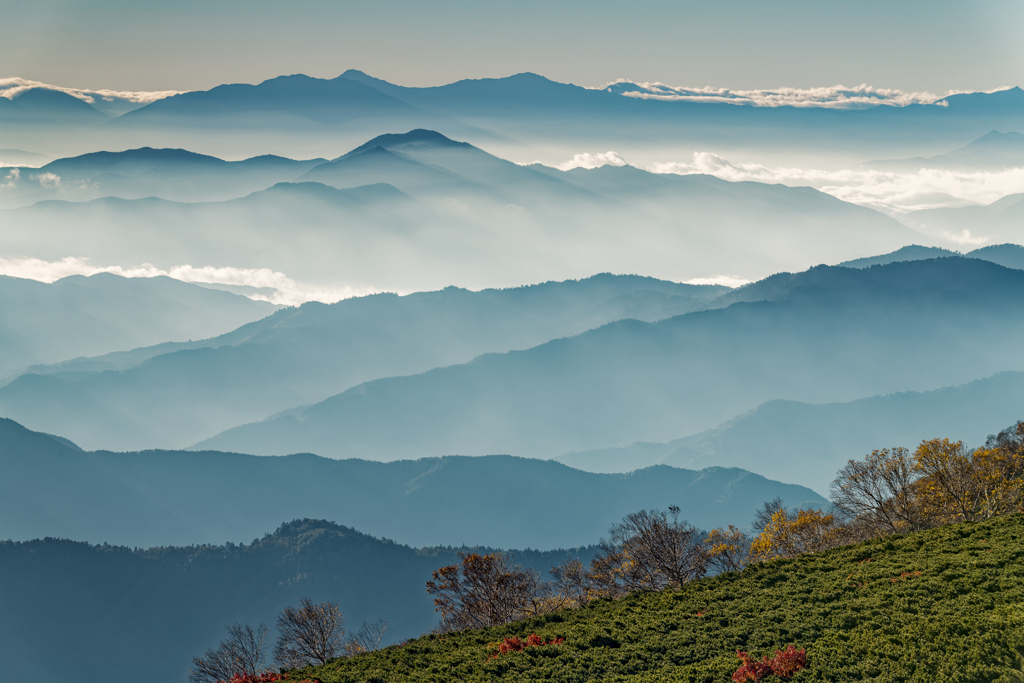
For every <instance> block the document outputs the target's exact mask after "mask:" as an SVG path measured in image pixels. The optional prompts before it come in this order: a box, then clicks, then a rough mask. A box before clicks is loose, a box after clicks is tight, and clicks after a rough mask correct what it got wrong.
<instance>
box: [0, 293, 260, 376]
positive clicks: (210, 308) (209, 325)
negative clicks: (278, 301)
mask: <svg viewBox="0 0 1024 683" xmlns="http://www.w3.org/2000/svg"><path fill="white" fill-rule="evenodd" d="M278 308H279V306H275V305H273V304H269V303H266V302H263V301H253V300H251V299H248V298H246V297H243V296H238V295H236V294H231V293H228V292H219V291H215V290H211V289H207V288H205V287H201V286H199V285H195V284H189V283H185V282H181V281H179V280H174V279H171V278H169V277H153V278H125V277H120V276H117V275H113V274H108V273H99V274H96V275H93V276H91V277H84V276H81V275H73V276H70V277H66V278H62V279H60V280H57V281H56V282H54V283H52V284H47V283H43V282H37V281H35V280H27V279H22V278H14V277H7V276H0V381H2V380H3V379H5V378H9V377H10V375H12V374H15V373H17V372H19V371H24V370H25V369H26V368H27V367H28V366H30V365H33V364H37V363H55V362H58V361H64V360H69V359H72V358H78V357H81V356H94V355H100V354H105V353H110V352H114V351H127V350H129V349H133V348H137V347H140V346H150V345H152V344H155V343H159V342H165V341H182V342H186V343H187V342H188V341H189V340H191V339H203V338H207V337H210V336H213V335H217V334H219V333H222V332H225V331H228V330H231V329H234V328H236V327H238V326H241V325H244V324H245V323H249V322H252V321H255V320H258V319H260V318H263V317H264V316H267V315H270V314H271V313H273V312H274V311H275V310H277V309H278Z"/></svg>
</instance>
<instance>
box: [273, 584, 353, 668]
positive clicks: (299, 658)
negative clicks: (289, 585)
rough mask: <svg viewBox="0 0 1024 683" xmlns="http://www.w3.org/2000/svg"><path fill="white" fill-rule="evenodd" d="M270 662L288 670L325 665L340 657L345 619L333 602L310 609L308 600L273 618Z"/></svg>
mask: <svg viewBox="0 0 1024 683" xmlns="http://www.w3.org/2000/svg"><path fill="white" fill-rule="evenodd" d="M277 633H278V637H277V644H276V645H275V646H274V659H276V660H277V661H278V663H280V664H281V666H283V667H285V668H288V669H296V668H299V667H304V666H309V665H311V664H326V663H327V662H328V661H329V660H331V659H334V658H335V657H337V656H338V655H339V654H340V653H341V644H342V638H343V637H344V635H345V618H344V617H343V616H342V613H341V609H340V608H339V607H338V603H336V602H322V603H320V604H317V605H314V604H313V601H312V600H310V599H309V598H302V599H301V600H300V601H299V607H298V609H296V608H294V607H285V608H284V610H283V611H282V612H281V615H280V616H279V617H278V618H277Z"/></svg>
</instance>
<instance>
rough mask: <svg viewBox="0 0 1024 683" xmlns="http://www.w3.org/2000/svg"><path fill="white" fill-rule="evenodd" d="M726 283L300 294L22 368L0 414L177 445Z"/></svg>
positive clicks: (84, 434)
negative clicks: (183, 339)
mask: <svg viewBox="0 0 1024 683" xmlns="http://www.w3.org/2000/svg"><path fill="white" fill-rule="evenodd" d="M305 185H309V186H310V187H311V188H312V190H313V191H314V192H313V194H315V195H317V196H319V195H321V194H327V195H340V197H339V198H335V199H332V198H331V197H330V196H328V197H326V198H324V199H323V200H324V201H329V200H330V201H342V200H344V201H350V200H351V201H353V202H354V201H355V200H353V199H351V197H350V196H351V194H352V191H345V192H343V191H339V190H334V189H332V188H327V187H325V186H323V185H316V184H313V183H309V184H305ZM302 187H303V185H298V186H291V187H289V188H287V189H288V192H289V193H294V192H296V190H297V189H301V188H302ZM268 192H271V191H268ZM391 192H394V193H397V190H394V189H393V188H391ZM346 198H348V199H346ZM251 199H252V198H250V200H251ZM314 199H315V198H314V197H312V196H310V197H305V196H298V195H296V197H295V201H296V203H297V204H298V203H302V202H306V203H309V202H311V201H313V200H314ZM725 291H727V290H726V288H725V287H721V286H707V285H701V286H696V285H685V284H677V283H674V282H665V281H661V280H655V279H653V278H645V277H639V276H613V275H608V274H605V275H598V276H594V277H591V278H587V279H586V280H580V281H568V282H560V283H556V282H548V283H544V284H541V285H534V286H530V287H519V288H512V289H504V290H493V289H492V290H483V291H481V292H470V291H467V290H464V289H458V288H455V287H449V288H446V289H444V290H441V291H438V292H420V293H416V294H410V295H407V296H396V295H393V294H380V295H374V296H369V297H357V298H352V299H346V300H343V301H340V302H338V303H336V304H332V305H324V304H319V303H307V304H305V305H303V306H301V307H299V308H292V309H286V310H283V311H279V312H278V313H277V314H275V315H273V316H271V317H269V318H267V319H265V320H261V321H259V322H255V323H253V324H250V325H246V326H244V327H241V328H240V329H237V330H235V331H233V332H230V333H228V334H225V335H222V336H221V337H218V338H214V339H206V340H203V341H196V342H193V343H191V344H177V345H164V344H161V345H158V346H156V347H153V348H149V349H136V350H134V351H132V352H130V353H121V354H116V355H115V356H112V357H109V358H96V359H85V360H83V361H76V362H74V363H63V364H61V365H59V366H56V367H52V368H33V372H34V373H35V374H29V375H25V376H23V377H20V378H18V379H16V380H15V381H13V382H11V383H10V384H8V385H7V386H4V387H2V388H0V414H2V415H5V416H7V417H11V418H14V419H17V420H19V421H22V422H23V423H25V424H27V425H30V426H31V427H33V428H35V429H41V430H44V431H50V432H55V433H61V434H65V435H67V436H69V437H70V438H72V439H73V440H75V441H76V442H78V443H81V444H82V445H84V446H86V447H89V448H110V449H115V450H121V449H128V450H134V449H140V448H153V447H169V448H182V447H186V446H189V445H191V444H193V443H195V442H196V441H198V440H200V439H203V438H207V437H209V436H213V435H215V434H217V433H218V432H220V431H223V430H225V429H228V428H230V427H233V426H236V425H238V424H243V423H245V422H250V421H252V420H257V419H260V418H262V417H265V416H266V415H267V414H270V413H274V412H277V411H280V410H285V409H287V408H291V407H293V406H295V405H298V404H303V403H312V402H316V401H320V400H323V399H324V398H327V397H328V396H331V395H334V394H336V393H338V392H339V391H342V390H344V389H347V388H349V387H351V386H353V385H356V384H359V383H362V382H365V381H368V380H372V379H376V378H379V377H386V376H391V375H402V374H409V373H416V372H424V371H426V370H429V369H431V368H434V367H438V366H444V365H451V364H453V363H461V362H465V361H467V360H470V359H472V358H473V357H474V356H477V355H479V354H481V353H485V352H488V351H508V350H510V349H524V348H529V347H531V346H535V345H537V344H541V343H543V342H545V341H548V340H550V339H554V338H558V337H564V336H567V335H574V334H579V333H580V332H584V331H586V330H588V329H591V328H593V327H598V326H600V325H603V324H605V323H608V322H611V321H613V320H620V319H622V318H639V319H641V320H658V319H661V318H666V317H669V316H672V315H677V314H679V313H684V312H687V311H693V310H697V309H700V308H703V307H705V306H707V305H708V304H709V303H710V302H711V300H712V299H713V298H714V297H716V296H718V295H720V294H722V293H723V292H725ZM43 373H45V374H46V375H48V376H46V377H41V376H39V375H41V374H43ZM413 457H416V456H413Z"/></svg>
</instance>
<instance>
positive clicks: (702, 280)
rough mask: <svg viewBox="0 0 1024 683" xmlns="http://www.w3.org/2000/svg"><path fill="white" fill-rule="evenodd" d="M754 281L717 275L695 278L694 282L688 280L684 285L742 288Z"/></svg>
mask: <svg viewBox="0 0 1024 683" xmlns="http://www.w3.org/2000/svg"><path fill="white" fill-rule="evenodd" d="M751 282H753V280H744V279H743V278H740V277H733V276H731V275H716V276H714V277H695V278H693V279H692V280H687V281H686V282H684V283H683V284H686V285H725V286H726V287H732V288H733V289H736V288H737V287H742V286H743V285H749V284H750V283H751Z"/></svg>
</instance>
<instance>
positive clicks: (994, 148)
mask: <svg viewBox="0 0 1024 683" xmlns="http://www.w3.org/2000/svg"><path fill="white" fill-rule="evenodd" d="M863 166H864V167H867V168H877V169H884V170H887V171H904V172H910V173H913V172H916V171H919V170H920V169H922V168H934V169H944V170H945V169H948V170H963V171H982V170H993V171H995V170H1001V169H1005V168H1017V167H1020V166H1024V133H1014V132H1008V133H1000V132H999V131H996V130H993V131H989V132H988V133H985V134H984V135H982V136H981V137H980V138H978V139H977V140H974V141H973V142H971V143H969V144H967V145H965V146H963V147H960V148H957V149H954V150H953V151H951V152H947V153H946V154H939V155H937V156H933V157H915V158H913V159H890V160H886V161H871V162H868V163H866V164H864V165H863Z"/></svg>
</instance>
